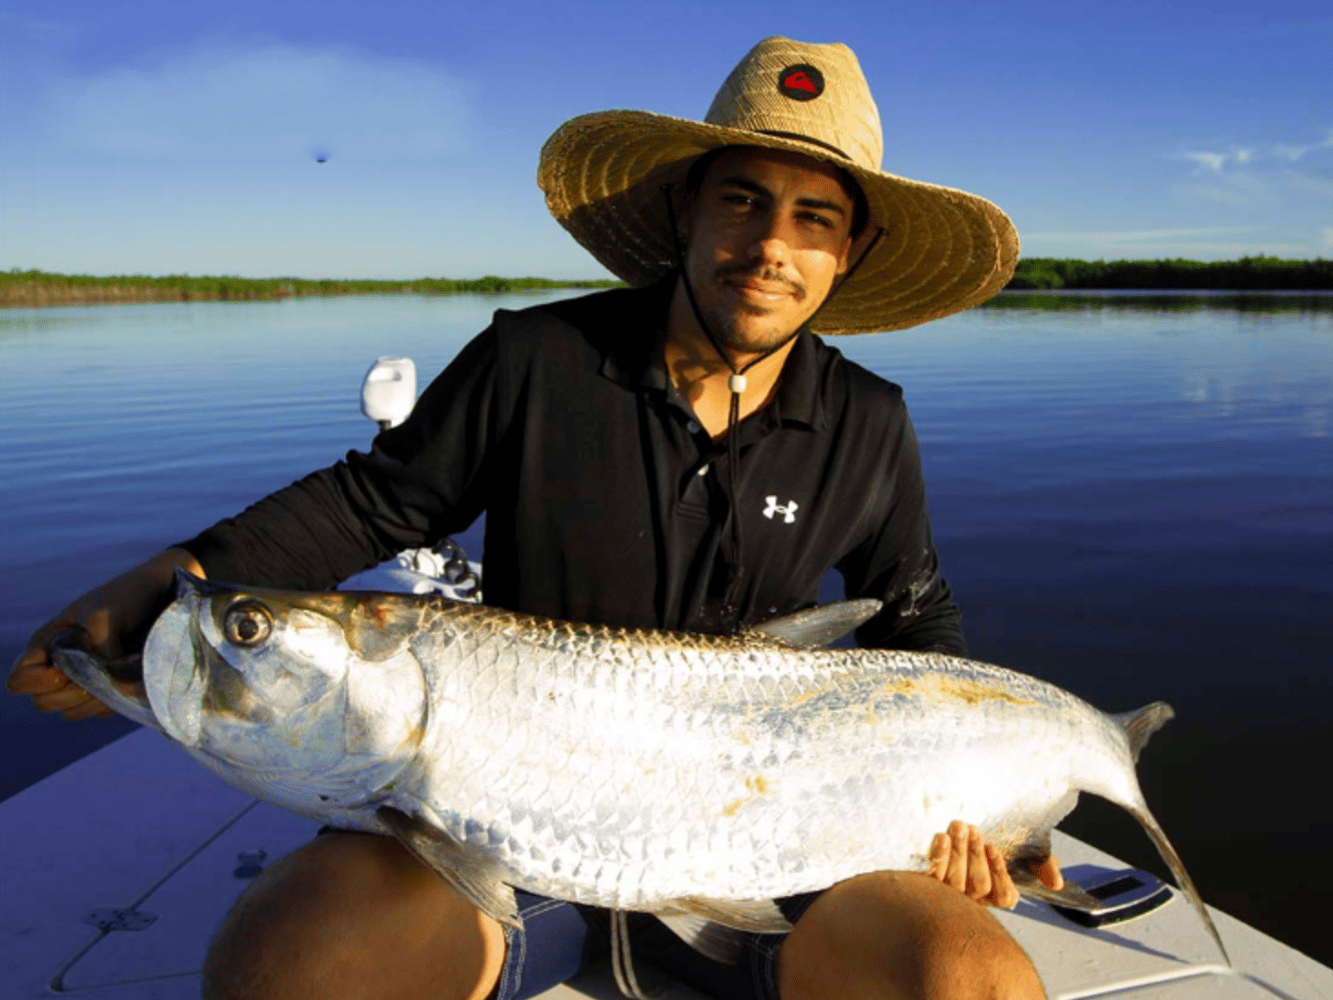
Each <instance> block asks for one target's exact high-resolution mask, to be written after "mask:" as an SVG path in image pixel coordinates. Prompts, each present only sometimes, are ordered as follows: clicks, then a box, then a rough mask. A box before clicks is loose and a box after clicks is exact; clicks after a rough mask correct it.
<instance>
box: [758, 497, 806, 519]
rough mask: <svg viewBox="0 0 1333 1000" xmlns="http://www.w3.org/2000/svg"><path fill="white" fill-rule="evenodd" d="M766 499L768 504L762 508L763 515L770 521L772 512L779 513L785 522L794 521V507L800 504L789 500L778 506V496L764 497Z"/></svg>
mask: <svg viewBox="0 0 1333 1000" xmlns="http://www.w3.org/2000/svg"><path fill="white" fill-rule="evenodd" d="M764 499H765V500H767V501H768V506H767V507H765V508H764V517H766V518H768V519H769V520H770V521H771V520H773V515H774V514H781V515H782V520H783V521H784V522H785V523H787V524H795V523H796V508H797V507H799V506H800V504H798V503H797V502H796V501H795V500H789V501H787V503H785V504H784V505H782V506H780V507H779V506H778V498H777V497H775V496H768V497H764Z"/></svg>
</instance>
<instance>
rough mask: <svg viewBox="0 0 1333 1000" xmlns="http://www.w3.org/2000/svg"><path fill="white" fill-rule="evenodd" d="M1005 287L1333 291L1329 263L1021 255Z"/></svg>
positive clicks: (1331, 264)
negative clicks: (1071, 258)
mask: <svg viewBox="0 0 1333 1000" xmlns="http://www.w3.org/2000/svg"><path fill="white" fill-rule="evenodd" d="M1008 287H1009V288H1010V289H1019V290H1035V289H1057V288H1139V289H1167V288H1171V289H1195V288H1207V289H1225V290H1227V291H1313V290H1322V289H1330V288H1333V260H1324V259H1323V258H1316V259H1315V260H1283V259H1282V258H1280V257H1264V256H1259V257H1242V258H1241V259H1240V260H1221V261H1198V260H1181V259H1176V260H1112V261H1105V260H1094V261H1086V260H1060V259H1057V258H1054V257H1024V258H1023V259H1022V260H1020V261H1019V262H1018V270H1017V271H1016V272H1015V273H1014V277H1013V280H1012V281H1010V282H1009V285H1008Z"/></svg>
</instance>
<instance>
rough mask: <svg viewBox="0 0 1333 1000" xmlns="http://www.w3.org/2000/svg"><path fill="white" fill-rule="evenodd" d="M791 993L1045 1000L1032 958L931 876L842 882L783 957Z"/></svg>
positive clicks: (792, 998) (782, 973)
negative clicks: (1042, 999)
mask: <svg viewBox="0 0 1333 1000" xmlns="http://www.w3.org/2000/svg"><path fill="white" fill-rule="evenodd" d="M778 973H779V988H780V992H781V994H782V996H783V1000H814V998H817V997H835V996H837V997H844V998H849V1000H850V998H853V997H855V998H871V997H873V998H893V1000H899V998H902V1000H907V998H912V1000H916V998H930V1000H946V998H948V1000H981V998H985V1000H1040V998H1044V997H1045V995H1046V994H1045V991H1044V990H1043V988H1042V985H1041V980H1040V978H1039V977H1038V975H1037V973H1036V970H1035V969H1034V968H1033V967H1032V963H1031V961H1030V960H1029V959H1028V957H1027V955H1026V954H1025V953H1024V952H1023V949H1022V948H1021V947H1020V946H1019V945H1018V942H1016V941H1015V940H1014V939H1013V938H1012V937H1011V936H1010V935H1009V933H1008V932H1007V931H1006V930H1005V929H1004V928H1003V927H1002V926H1001V925H1000V923H999V921H997V920H996V919H995V918H994V917H993V916H991V914H990V913H989V912H987V910H986V909H985V908H984V907H982V906H981V905H979V904H977V903H975V902H973V901H972V900H970V899H968V898H967V897H966V896H964V895H963V894H962V893H960V892H957V891H956V890H954V889H950V888H948V887H947V886H944V885H941V884H940V883H939V882H936V881H935V880H933V879H930V878H927V877H926V876H924V875H917V874H912V873H903V872H877V873H875V874H872V875H867V876H861V877H860V878H856V879H851V880H849V881H847V882H844V883H841V884H839V885H837V886H835V887H834V888H833V889H831V890H829V892H827V893H825V894H824V895H823V896H821V897H820V898H819V899H818V900H817V901H816V902H815V904H814V905H812V906H811V907H810V909H809V910H808V911H807V912H806V914H805V915H804V916H803V917H802V918H801V920H800V922H799V923H798V924H797V925H796V929H795V930H794V931H792V933H791V935H790V936H789V937H788V940H787V942H786V943H785V944H784V945H783V949H782V952H781V954H780V956H779V964H778Z"/></svg>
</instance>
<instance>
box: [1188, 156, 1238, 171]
mask: <svg viewBox="0 0 1333 1000" xmlns="http://www.w3.org/2000/svg"><path fill="white" fill-rule="evenodd" d="M1180 158H1181V159H1182V160H1192V161H1193V162H1195V163H1197V164H1198V165H1199V166H1200V167H1202V168H1203V169H1205V170H1211V171H1213V173H1217V172H1218V171H1220V170H1221V169H1222V167H1223V166H1225V164H1226V162H1227V154H1226V153H1181V154H1180Z"/></svg>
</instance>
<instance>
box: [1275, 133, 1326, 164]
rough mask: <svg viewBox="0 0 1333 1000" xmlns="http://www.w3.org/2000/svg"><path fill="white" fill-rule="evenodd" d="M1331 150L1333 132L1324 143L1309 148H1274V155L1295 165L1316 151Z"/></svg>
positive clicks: (1313, 144) (1317, 143)
mask: <svg viewBox="0 0 1333 1000" xmlns="http://www.w3.org/2000/svg"><path fill="white" fill-rule="evenodd" d="M1331 148H1333V132H1329V133H1328V136H1327V138H1325V139H1324V141H1323V142H1316V143H1312V144H1310V145H1309V146H1274V147H1273V155H1274V156H1277V157H1280V158H1282V159H1284V160H1286V161H1288V162H1289V163H1295V162H1296V161H1297V160H1300V159H1302V158H1304V157H1305V156H1306V155H1307V154H1309V153H1312V152H1314V151H1315V150H1316V149H1331Z"/></svg>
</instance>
